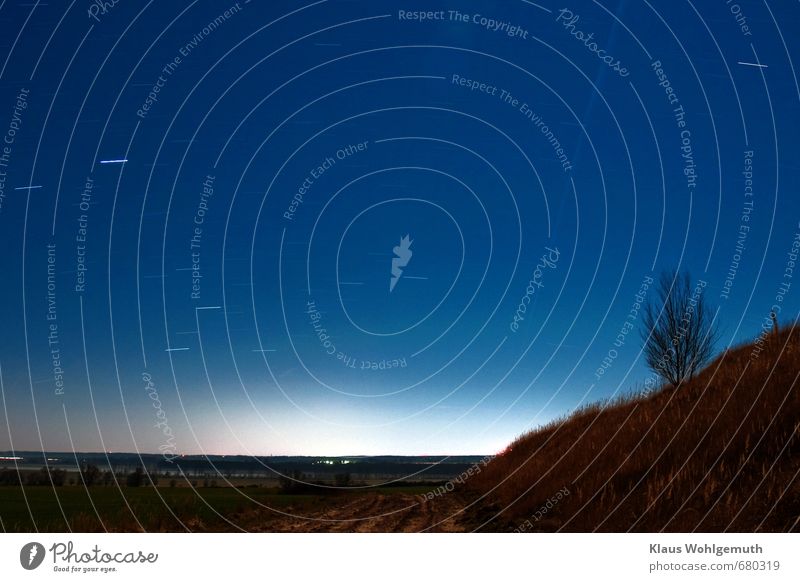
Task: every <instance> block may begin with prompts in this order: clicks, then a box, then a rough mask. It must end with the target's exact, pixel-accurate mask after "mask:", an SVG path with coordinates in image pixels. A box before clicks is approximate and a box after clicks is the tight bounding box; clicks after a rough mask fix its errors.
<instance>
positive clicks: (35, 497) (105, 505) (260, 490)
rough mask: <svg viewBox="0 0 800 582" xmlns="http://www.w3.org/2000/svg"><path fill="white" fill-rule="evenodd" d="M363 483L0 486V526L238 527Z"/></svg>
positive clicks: (397, 489)
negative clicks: (306, 488) (303, 489)
mask: <svg viewBox="0 0 800 582" xmlns="http://www.w3.org/2000/svg"><path fill="white" fill-rule="evenodd" d="M430 488H431V487H430V486H427V485H414V486H391V487H376V488H372V487H370V488H369V489H368V491H369V492H370V493H383V494H407V495H420V494H423V493H425V492H427V491H429V490H430ZM363 492H364V490H359V489H354V490H352V491H338V492H333V493H328V494H313V493H304V494H287V493H281V492H280V491H279V490H278V489H276V488H267V487H246V488H241V489H237V488H235V487H199V488H196V489H194V490H192V489H191V488H190V487H158V488H153V487H121V488H117V487H113V486H111V487H106V486H96V487H90V488H88V489H86V488H84V487H78V486H64V487H55V488H53V487H48V486H35V487H24V488H22V487H13V486H7V487H0V526H2V531H6V532H34V531H39V532H65V531H75V532H86V531H89V532H92V531H187V530H191V531H237V530H249V529H251V528H252V527H253V526H254V525H259V526H265V525H268V524H269V523H270V522H271V521H272V520H273V519H274V520H279V519H281V518H282V517H283V515H282V513H281V512H286V513H291V514H296V515H304V514H307V513H311V512H315V511H319V510H321V509H324V508H326V507H330V506H333V505H339V504H342V503H347V502H348V501H349V500H350V499H353V498H355V497H357V496H359V495H360V494H362V493H363Z"/></svg>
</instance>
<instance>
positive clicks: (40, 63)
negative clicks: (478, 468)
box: [0, 0, 800, 455]
mask: <svg viewBox="0 0 800 582" xmlns="http://www.w3.org/2000/svg"><path fill="white" fill-rule="evenodd" d="M35 4H36V3H35V2H28V3H20V2H3V3H2V4H0V31H2V34H0V39H2V40H0V43H2V52H1V53H0V55H4V58H3V60H2V65H1V66H2V69H0V88H1V91H0V97H1V98H0V132H2V133H3V134H4V135H6V136H7V135H8V134H7V133H6V132H7V130H8V129H9V128H10V127H12V123H13V127H17V126H18V127H19V129H18V130H16V133H15V134H14V136H13V140H12V142H13V143H12V144H10V145H9V147H10V153H9V154H8V160H7V165H6V166H4V167H0V171H4V172H5V175H0V178H5V182H3V183H2V184H4V189H3V190H2V193H3V194H4V197H3V198H2V208H0V237H1V238H0V245H1V246H2V253H0V260H1V261H2V273H3V275H4V283H3V285H2V287H1V288H0V309H2V322H3V324H2V327H0V334H2V337H1V338H0V341H1V342H2V343H0V366H2V381H3V383H2V386H3V400H2V406H3V407H4V412H5V414H4V415H2V416H0V428H1V429H2V430H0V449H5V448H15V449H17V450H24V449H40V448H41V447H42V446H44V447H45V448H46V449H49V450H54V449H58V450H65V449H66V450H70V449H72V448H75V449H78V450H103V449H105V450H113V451H120V450H125V451H129V450H140V451H145V452H157V451H158V450H159V447H162V450H164V449H163V447H164V446H173V445H174V450H175V451H176V452H181V453H200V452H206V453H252V454H331V455H333V454H384V453H396V454H425V453H452V454H458V453H471V454H479V453H494V452H497V451H498V450H500V449H502V448H503V447H504V446H505V444H507V443H508V441H509V440H511V439H512V438H513V437H514V436H516V435H518V434H519V433H521V432H523V431H525V430H527V429H529V428H532V427H535V426H537V425H539V424H541V423H543V422H547V421H549V420H551V419H553V418H554V417H557V416H560V415H563V414H566V413H568V412H569V411H571V410H572V409H574V408H575V407H576V406H578V405H580V404H581V403H585V402H587V401H594V400H598V399H601V398H604V397H608V396H612V395H614V394H615V393H618V392H619V391H627V390H630V389H635V388H636V387H637V386H641V385H642V383H643V382H644V381H645V379H646V378H647V377H648V371H647V369H646V367H645V366H644V365H643V363H642V358H641V355H640V347H641V346H640V341H639V340H638V333H637V331H638V328H639V326H640V324H641V320H640V319H639V320H637V319H635V318H632V319H627V316H628V314H629V310H630V309H631V305H632V304H633V303H634V302H635V301H636V297H635V296H636V293H637V292H638V290H639V289H640V286H641V284H642V281H643V280H645V278H646V277H648V276H652V277H657V276H658V275H659V273H660V272H661V271H663V270H665V269H670V268H673V267H679V268H681V269H686V270H689V271H690V272H691V274H692V275H693V277H694V278H695V279H702V280H704V281H706V282H707V287H706V294H707V298H708V300H709V302H710V303H711V304H712V305H713V306H714V307H715V308H717V307H719V312H718V317H719V321H720V322H721V326H722V331H723V334H722V339H721V341H720V344H719V349H722V348H724V347H725V346H726V345H728V344H730V343H739V342H742V341H745V340H747V339H749V338H752V337H754V336H755V335H756V334H757V333H758V332H759V330H760V326H761V322H762V319H763V318H764V317H765V316H766V315H767V314H768V313H769V311H770V308H771V306H772V305H773V304H774V303H775V296H776V294H777V293H778V290H779V286H780V285H781V283H784V282H788V283H791V285H790V287H789V288H788V291H787V292H786V294H785V295H784V300H783V302H782V304H781V308H782V310H781V313H780V317H781V320H782V321H784V322H788V321H790V320H791V319H793V318H795V317H796V315H797V312H798V306H800V282H794V283H792V280H791V279H790V278H789V277H785V276H784V275H785V273H786V272H785V269H786V267H787V261H788V260H789V257H788V255H787V253H788V252H789V251H791V248H792V242H793V240H794V239H795V235H796V233H797V232H798V228H799V227H798V220H800V200H799V199H798V195H797V193H798V163H797V159H798V154H800V151H798V146H797V140H796V137H797V136H796V133H797V127H800V115H798V112H800V108H799V107H798V105H799V104H800V91H799V90H798V86H797V79H796V73H795V68H794V67H795V64H796V62H797V61H798V56H799V55H800V53H799V52H798V44H797V43H798V41H797V38H796V35H795V34H794V31H796V30H797V29H798V25H800V18H799V17H800V8H798V4H797V3H782V2H772V3H769V4H767V3H763V2H745V1H742V2H739V4H735V5H734V4H732V3H731V4H726V3H725V2H722V1H720V2H713V3H710V2H709V3H701V2H694V3H692V2H688V1H679V2H650V3H649V4H648V2H646V1H642V2H625V1H622V2H620V1H613V2H600V3H594V2H587V1H582V2H574V3H573V4H572V5H571V6H569V7H566V8H565V7H564V6H563V5H556V4H552V3H550V2H548V1H547V0H543V1H542V2H540V3H539V4H538V5H537V4H532V3H530V2H525V1H523V0H509V1H507V2H502V3H497V2H489V1H469V0H464V1H451V2H445V3H440V2H437V3H433V4H431V3H429V2H410V3H407V2H382V1H370V2H365V1H364V2H362V1H344V0H341V1H336V0H330V1H324V0H323V1H320V2H316V3H308V4H305V3H300V2H272V1H266V0H265V1H261V0H252V1H251V2H244V1H241V2H239V3H238V5H236V4H235V3H233V2H231V3H226V2H211V1H197V2H186V3H184V2H150V3H147V4H145V3H134V2H119V3H118V4H117V5H116V6H114V7H111V8H109V9H108V10H107V11H106V12H105V13H103V11H101V10H98V9H92V8H90V7H91V6H92V4H91V3H90V2H88V1H86V0H81V1H78V2H75V3H72V4H70V5H69V8H66V7H65V6H64V5H62V3H59V2H51V3H49V4H46V5H43V6H34V5H35ZM63 4H66V3H63ZM734 6H735V8H733V7H734ZM231 7H233V9H232V11H231V12H229V13H228V17H227V18H226V17H225V16H224V14H223V13H224V12H225V11H226V10H227V9H229V8H231ZM420 9H426V10H430V11H437V14H434V16H438V17H440V19H429V20H425V21H418V20H412V19H410V18H411V17H410V16H409V13H410V12H413V11H417V10H420ZM562 9H564V10H567V11H568V12H571V13H572V16H571V17H570V15H569V14H568V12H563V11H562V12H560V11H561V10H562ZM88 10H93V13H94V17H92V16H90V15H89V13H88V12H87V11H88ZM456 10H457V11H459V12H460V13H461V14H464V15H466V21H464V20H462V19H460V18H456V17H455V14H454V13H451V12H449V11H456ZM401 11H402V12H401ZM439 11H442V12H439ZM735 12H738V13H739V19H738V21H737V15H736V14H735ZM221 15H222V17H221V18H219V17H220V16H221ZM451 15H452V17H451ZM575 16H578V17H579V18H578V19H577V20H575ZM482 17H484V18H486V19H493V20H494V21H497V22H498V23H499V25H500V26H499V28H498V30H492V29H491V24H489V23H488V22H487V21H485V20H482ZM215 20H216V24H211V25H210V26H209V24H210V23H213V22H214V21H215ZM743 25H746V27H745V28H743V27H742V26H743ZM511 27H517V28H516V29H514V28H511ZM204 29H205V30H204ZM515 30H516V31H517V32H514V31H515ZM508 32H512V35H509V34H507V33H508ZM589 34H592V35H593V36H592V38H591V39H589V40H587V38H586V37H587V36H588V35H589ZM581 37H583V39H584V40H580V38H581ZM592 43H595V44H592ZM595 50H597V51H605V52H602V53H599V54H598V53H596V52H594V51H595ZM605 55H610V57H611V58H609V59H608V60H610V61H613V62H612V63H611V65H609V64H606V63H605V62H604V61H603V60H601V57H603V56H605ZM176 57H179V60H178V61H176V60H175V59H176ZM616 61H619V64H618V65H616V66H614V65H615V63H616ZM655 61H660V63H661V67H660V69H662V70H663V75H662V76H661V77H659V75H658V73H657V71H656V70H655V69H657V68H659V67H657V66H654V65H653V63H654V62H655ZM169 63H172V64H173V66H172V68H168V69H166V70H165V67H167V65H169ZM741 63H746V64H741ZM759 64H761V65H763V66H760V67H759V66H756V65H759ZM615 68H616V69H620V70H619V71H617V70H615ZM621 73H622V74H621ZM454 75H457V77H454ZM462 78H463V79H468V80H470V81H475V82H476V83H475V85H476V88H475V90H471V89H470V87H469V86H468V85H467V84H461V83H460V82H459V79H462ZM665 79H666V80H668V81H665ZM667 82H668V83H669V87H671V89H672V91H674V93H673V95H674V97H673V101H674V102H673V103H672V104H671V103H670V102H669V95H668V94H667V93H666V90H665V89H666V86H667ZM481 83H485V86H484V87H483V89H481V87H480V84H481ZM659 83H661V85H659ZM494 88H496V89H494ZM23 89H24V90H27V91H28V93H27V94H26V96H25V99H24V103H25V108H24V109H23V108H22V106H21V105H18V95H20V92H21V91H22V90H23ZM154 89H158V93H157V94H155V95H154V96H155V97H156V100H152V99H151V100H150V102H149V108H148V109H147V110H146V111H145V110H144V109H143V107H144V105H145V104H146V102H147V100H148V94H150V93H151V91H153V90H154ZM503 91H505V92H507V94H510V97H509V98H508V99H504V98H503V97H504V96H505V95H506V93H503ZM675 99H677V101H675ZM514 100H516V101H514ZM15 107H16V111H17V115H16V117H15ZM677 107H682V108H683V111H684V112H685V116H683V117H682V118H681V119H678V118H677V117H676V113H675V111H674V110H675V109H676V108H677ZM137 111H139V112H140V114H137ZM528 111H530V113H528ZM531 118H532V119H531ZM537 120H539V121H538V125H537ZM679 121H683V122H684V123H685V125H684V126H682V127H679ZM542 125H546V126H547V127H546V128H545V130H544V131H543V128H542ZM548 129H549V131H550V132H551V133H546V130H548ZM682 132H683V133H682ZM682 138H684V139H682ZM554 140H558V143H557V144H556V143H554ZM358 144H361V146H360V149H359V147H358ZM2 145H5V144H0V147H2ZM559 145H560V147H561V148H562V150H563V152H561V151H556V147H558V146H559ZM348 146H350V149H349V150H348V149H347V148H348ZM682 146H685V147H684V149H683V150H682V149H681V148H682ZM689 148H691V159H689V156H688V155H687V156H686V157H684V156H683V154H685V153H687V152H688V151H689ZM748 151H752V158H751V159H750V161H751V162H752V196H746V194H745V187H746V184H745V176H744V175H743V173H742V172H743V171H744V170H745V164H746V157H747V154H746V153H745V152H748ZM0 153H2V152H1V151H0ZM337 153H338V156H337ZM559 154H562V158H561V160H559V159H558V156H559ZM118 159H127V160H128V161H127V162H126V163H124V164H101V163H100V162H101V161H104V160H118ZM326 160H328V161H327V162H326ZM320 166H322V168H320ZM687 167H691V168H692V171H693V172H694V176H695V177H692V176H688V177H687V175H686V173H685V171H684V170H685V169H686V168H687ZM209 176H210V177H212V178H208V177H209ZM87 178H90V179H91V181H92V188H91V197H90V204H89V206H88V207H87V206H84V207H83V208H84V209H81V206H80V203H81V201H82V194H83V193H84V190H85V188H86V182H87ZM204 182H205V183H206V185H207V186H211V188H212V189H213V193H212V192H210V191H207V192H206V195H205V196H204V195H203V192H204V190H203V188H204ZM27 186H37V187H36V188H33V189H30V190H17V189H15V188H23V187H27ZM38 186H40V187H38ZM301 187H304V192H303V194H302V202H300V203H298V204H296V205H295V206H294V207H293V206H291V204H292V200H293V197H294V196H295V195H296V194H297V193H298V190H299V189H300V188H301ZM748 193H750V191H748ZM749 202H752V207H751V208H750V207H748V206H747V205H746V203H749ZM201 203H203V204H205V206H206V207H207V210H206V211H205V214H204V216H203V222H202V224H201V225H200V226H199V228H200V229H201V230H200V232H199V234H198V236H197V240H199V248H196V249H194V251H193V249H192V248H191V246H190V245H191V239H192V235H193V234H196V233H195V231H194V229H195V227H196V226H198V225H197V224H196V223H195V219H196V218H197V217H198V208H199V207H200V205H201ZM87 208H88V209H87ZM287 213H288V216H291V219H289V218H287ZM81 215H85V225H86V242H85V243H83V242H80V241H76V236H77V235H78V234H79V227H80V226H81V221H80V218H81ZM743 215H746V217H747V218H746V219H745V218H743ZM743 225H744V226H747V227H749V230H747V232H746V236H745V235H742V237H741V241H742V244H743V245H744V250H743V252H742V253H741V260H740V261H738V262H737V263H736V266H735V268H733V273H734V275H735V276H733V277H730V275H729V273H730V272H731V269H732V264H734V263H733V261H734V255H735V254H736V252H737V241H740V233H741V232H742V230H740V227H742V226H743ZM406 235H408V236H409V238H410V240H411V241H412V242H411V246H410V250H411V253H412V255H411V258H410V259H409V260H408V261H407V264H406V265H405V266H403V267H400V268H401V273H402V274H401V276H400V277H399V279H398V280H397V283H396V285H395V287H394V289H393V290H392V291H391V292H390V280H391V277H392V258H393V257H394V254H393V249H394V247H396V246H398V245H400V241H401V238H402V237H404V236H406ZM48 244H54V245H55V254H54V257H55V258H54V261H55V267H54V272H55V287H54V288H53V289H52V290H53V291H54V296H55V305H56V307H55V317H56V319H55V322H53V321H52V320H48V319H47V317H48V305H49V304H48V281H47V276H48V272H47V269H48V247H47V245H48ZM81 245H83V248H82V249H81V248H79V247H80V246H81ZM546 248H550V249H557V251H558V252H557V253H554V251H548V250H546ZM79 252H85V254H84V255H82V257H80V258H81V259H82V260H84V261H85V263H84V264H85V267H86V271H85V283H84V285H85V287H84V289H83V291H81V292H76V290H75V286H76V282H77V276H78V272H77V269H78V261H79ZM193 252H196V253H197V254H196V255H195V256H194V259H193V256H192V253H193ZM543 255H544V256H548V257H551V259H552V257H556V256H557V258H558V260H557V261H552V262H549V264H548V263H542V262H541V258H542V256H543ZM193 261H194V262H193ZM537 264H540V265H544V266H542V267H540V269H539V271H538V273H536V274H535V275H534V273H535V272H536V268H537ZM193 265H194V267H195V269H196V271H197V273H199V274H200V275H201V278H200V279H199V283H198V286H197V288H196V289H195V291H196V292H197V291H198V290H199V296H195V297H193V296H192V292H193V288H192V284H193V280H192V277H193V271H192V268H193ZM532 277H534V278H535V279H536V281H537V282H538V283H539V285H536V286H535V291H534V293H533V294H532V295H531V296H530V297H529V298H530V299H531V301H530V303H529V305H528V306H527V307H526V313H525V314H524V319H522V320H521V321H519V320H518V322H517V325H516V326H514V327H515V328H516V329H512V327H511V325H510V324H511V323H512V322H513V321H514V314H515V312H516V311H517V309H518V305H519V304H520V302H521V301H522V299H523V297H524V296H525V295H526V288H527V287H528V284H529V281H530V280H531V279H532ZM726 277H727V278H728V279H729V280H728V283H727V285H728V286H729V294H728V296H727V297H725V296H724V293H723V290H724V289H725V286H726ZM526 302H527V300H526ZM200 308H206V309H200ZM626 321H629V322H631V324H632V325H633V326H634V328H635V329H634V330H633V331H631V332H630V334H629V335H628V336H627V340H626V341H625V342H624V344H622V345H618V346H615V345H614V341H615V338H616V337H617V334H618V333H619V331H620V329H621V328H622V327H623V326H624V325H625V323H626ZM51 323H55V325H57V330H56V332H57V339H58V344H53V346H55V347H58V348H59V349H60V352H59V353H58V354H57V355H58V356H60V360H59V361H58V362H57V363H58V364H60V366H61V368H63V382H64V383H63V391H62V392H63V393H58V392H59V391H60V390H57V386H56V384H55V380H56V379H55V377H54V362H53V355H54V354H53V353H52V351H51V347H53V346H51V345H49V344H48V334H49V333H50V328H49V325H50V324H51ZM323 329H324V331H322V330H323ZM318 332H319V333H318ZM321 334H322V335H321ZM168 349H169V350H173V351H167V350H168ZM331 349H332V350H333V353H332V354H329V353H328V352H329V351H331ZM612 349H616V352H615V355H616V357H615V358H612V359H613V364H612V365H611V366H610V367H609V368H608V369H607V370H606V372H605V374H603V375H602V376H600V377H599V379H598V377H597V376H596V370H597V368H598V367H600V365H601V364H602V361H603V358H605V357H606V356H608V354H609V350H612ZM383 361H385V362H386V363H387V364H386V365H385V366H384V364H380V366H379V364H378V363H379V362H383ZM364 362H367V363H366V364H365V363H364ZM370 362H374V367H375V368H379V367H386V368H387V369H372V367H373V365H371V364H370ZM392 362H395V365H394V366H393V365H392ZM362 368H366V369H362ZM143 377H144V378H145V379H143ZM147 379H149V382H148V381H147ZM156 397H157V398H158V400H157V401H156V400H154V398H156ZM154 403H156V405H155V406H154ZM159 407H160V408H159ZM159 411H160V412H159ZM156 423H160V426H156ZM166 427H168V429H169V430H168V433H171V434H172V440H171V441H170V438H169V435H168V434H167V435H165V434H164V432H165V428H166ZM170 443H171V444H170Z"/></svg>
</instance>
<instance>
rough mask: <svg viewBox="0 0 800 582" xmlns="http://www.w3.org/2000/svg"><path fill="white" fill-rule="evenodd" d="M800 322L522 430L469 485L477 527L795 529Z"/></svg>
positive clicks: (799, 493) (799, 487)
mask: <svg viewBox="0 0 800 582" xmlns="http://www.w3.org/2000/svg"><path fill="white" fill-rule="evenodd" d="M798 336H800V329H798V328H792V329H786V330H783V331H782V332H781V333H780V334H778V335H775V336H771V337H770V338H769V339H768V340H767V341H762V342H756V343H753V344H749V345H744V346H740V347H738V348H734V349H730V350H728V351H727V352H725V353H723V354H721V355H720V356H718V357H717V358H716V359H715V360H714V361H712V362H711V363H710V364H709V365H708V366H707V367H706V368H705V369H704V370H703V371H702V372H701V373H700V374H699V375H698V376H697V377H696V378H695V379H694V380H693V381H692V382H690V383H688V384H685V385H684V386H682V387H680V388H678V389H673V388H663V389H660V390H657V391H654V392H653V393H651V394H640V395H635V396H629V397H626V398H622V399H617V400H616V401H614V402H610V403H606V404H604V405H600V404H598V405H595V406H591V407H588V408H585V409H583V410H580V411H578V412H576V413H575V414H573V415H572V416H571V417H569V418H567V419H565V420H561V421H558V422H554V423H552V424H551V425H549V426H547V427H544V428H542V429H539V430H536V431H534V432H531V433H529V434H526V435H523V436H521V437H520V438H518V439H517V440H516V441H515V442H514V443H512V444H511V445H510V446H509V448H508V449H507V450H506V451H505V452H504V453H503V454H501V455H499V456H498V457H497V458H495V460H493V461H492V462H491V463H489V465H488V466H487V467H486V468H485V469H484V470H483V471H481V472H480V473H478V474H477V475H475V476H474V477H472V478H471V479H470V480H469V481H468V482H467V483H466V485H465V487H464V493H467V494H469V496H470V497H471V498H472V499H473V501H472V503H471V504H470V507H469V508H468V510H467V512H466V513H467V516H468V519H469V521H470V524H471V528H470V529H478V530H480V531H514V530H523V531H579V532H585V531H610V532H620V531H641V532H652V531H662V530H663V531H681V532H684V531H701V532H717V531H740V532H752V531H778V532H785V531H798V530H799V529H800V525H799V523H798V520H800V479H798V472H800V454H798V453H800V390H799V389H798V388H799V387H798V375H800V338H799V337H798Z"/></svg>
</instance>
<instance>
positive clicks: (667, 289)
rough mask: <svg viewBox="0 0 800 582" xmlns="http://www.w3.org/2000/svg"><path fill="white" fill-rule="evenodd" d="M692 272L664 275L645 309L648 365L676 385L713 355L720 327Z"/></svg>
mask: <svg viewBox="0 0 800 582" xmlns="http://www.w3.org/2000/svg"><path fill="white" fill-rule="evenodd" d="M704 288H705V283H704V282H703V281H700V282H698V283H697V285H695V286H694V288H693V287H692V281H691V277H690V276H689V274H688V273H678V272H677V271H671V272H666V273H663V274H662V275H661V278H660V280H659V282H658V287H657V290H656V292H657V296H656V298H655V299H654V300H653V301H650V302H649V303H648V304H647V305H646V307H645V309H644V317H643V321H644V328H643V329H642V331H641V335H642V339H643V341H644V354H645V360H646V361H647V365H648V366H650V368H651V369H652V370H653V371H654V372H655V373H656V374H658V375H659V376H661V377H662V378H664V380H666V381H667V382H669V383H670V384H671V385H672V386H675V387H677V386H680V385H681V384H682V383H683V382H686V381H689V380H691V379H692V378H693V377H694V375H695V374H696V373H697V371H698V370H700V369H702V367H703V366H705V364H706V363H707V362H708V360H709V359H710V358H711V354H712V353H713V350H714V344H715V342H716V340H717V336H718V330H717V326H716V324H715V323H714V317H713V313H712V311H711V308H710V307H709V306H708V304H707V303H706V300H705V295H704V293H703V291H704Z"/></svg>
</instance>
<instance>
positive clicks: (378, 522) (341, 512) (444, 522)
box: [246, 493, 464, 532]
mask: <svg viewBox="0 0 800 582" xmlns="http://www.w3.org/2000/svg"><path fill="white" fill-rule="evenodd" d="M331 503H332V505H331V506H329V507H326V508H324V509H320V510H317V511H312V512H308V511H306V512H305V513H301V512H299V511H298V512H292V511H291V510H287V511H286V513H296V517H289V516H275V515H272V516H270V517H267V516H265V515H264V514H263V513H261V514H260V516H247V517H248V519H247V520H246V521H247V522H248V525H250V524H252V525H250V527H247V529H248V530H250V531H262V532H266V531H270V532H425V531H430V532H457V531H464V527H463V526H462V524H461V521H462V518H461V515H460V514H459V513H458V512H459V509H461V507H463V505H462V504H461V503H460V500H459V499H458V498H457V496H456V495H454V494H448V495H443V496H441V497H437V498H435V499H433V500H425V499H423V498H422V497H419V496H414V495H409V494H406V493H389V494H384V493H365V494H363V495H358V496H356V497H348V498H342V499H336V498H331ZM259 517H260V518H261V519H259ZM264 518H266V519H264Z"/></svg>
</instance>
